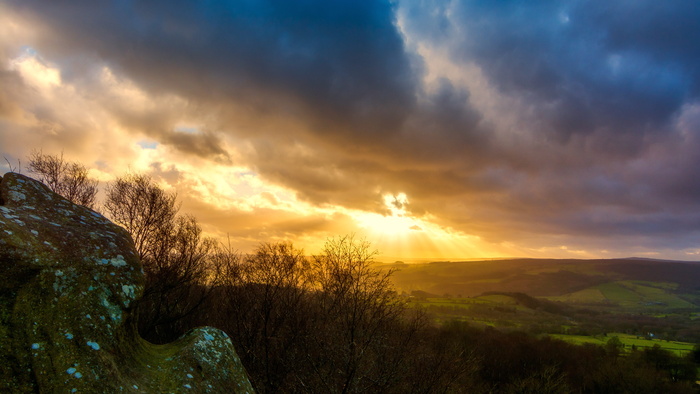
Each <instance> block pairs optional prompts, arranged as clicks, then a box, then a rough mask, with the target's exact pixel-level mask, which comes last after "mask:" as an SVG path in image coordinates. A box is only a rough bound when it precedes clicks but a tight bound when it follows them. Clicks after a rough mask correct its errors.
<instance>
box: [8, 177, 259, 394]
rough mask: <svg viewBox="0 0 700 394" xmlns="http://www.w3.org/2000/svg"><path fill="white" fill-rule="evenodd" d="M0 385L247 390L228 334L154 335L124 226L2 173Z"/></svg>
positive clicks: (137, 265)
mask: <svg viewBox="0 0 700 394" xmlns="http://www.w3.org/2000/svg"><path fill="white" fill-rule="evenodd" d="M0 277H1V278H3V280H2V281H1V282H0V338H2V341H1V342H0V392H51V393H53V392H56V393H58V392H66V393H71V392H80V393H104V392H147V393H156V392H167V393H177V392H188V393H189V392H191V393H220V392H227V393H228V392H252V387H251V385H250V383H249V381H248V378H247V376H246V373H245V370H244V368H243V366H242V365H241V362H240V360H239V359H238V356H237V355H236V352H235V351H234V349H233V345H232V344H231V341H230V339H229V338H228V337H227V336H226V334H224V333H223V332H222V331H220V330H217V329H214V328H210V327H204V328H199V329H196V330H193V331H191V332H190V333H188V334H187V335H185V336H184V337H183V338H181V339H179V340H178V341H176V342H174V343H172V344H167V345H153V344H150V343H148V342H146V341H144V340H143V339H142V338H141V337H140V336H139V335H138V333H137V332H136V328H135V327H136V325H135V321H134V315H133V308H134V306H135V303H136V301H138V299H140V297H141V296H142V293H143V287H144V273H143V270H142V267H141V264H140V262H139V260H138V257H137V256H136V253H135V250H134V247H133V243H132V241H131V238H130V237H129V234H128V233H127V232H126V231H125V230H124V229H123V228H121V227H119V226H117V225H115V224H113V223H112V222H110V221H109V220H107V219H105V218H104V217H103V216H102V215H100V214H99V213H96V212H94V211H91V210H89V209H87V208H85V207H82V206H77V205H74V204H72V203H71V202H69V201H67V200H65V199H64V198H62V197H60V196H59V195H57V194H55V193H53V192H51V191H50V190H49V189H48V188H47V187H45V186H44V185H43V184H41V183H39V182H37V181H35V180H33V179H31V178H28V177H25V176H23V175H20V174H15V173H8V174H5V176H3V177H2V178H0Z"/></svg>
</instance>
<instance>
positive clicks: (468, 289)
mask: <svg viewBox="0 0 700 394" xmlns="http://www.w3.org/2000/svg"><path fill="white" fill-rule="evenodd" d="M386 266H387V267H389V266H391V267H392V268H396V269H397V270H396V272H395V273H394V275H393V281H394V284H395V285H396V287H397V289H398V290H399V291H404V292H407V293H410V292H411V291H414V290H421V291H425V292H429V293H434V294H440V295H443V294H451V295H454V296H460V295H461V296H464V297H470V296H478V295H480V294H483V293H486V292H517V293H526V294H529V295H532V296H537V297H562V296H566V295H569V294H575V293H577V292H581V291H586V290H587V289H596V288H597V287H599V286H601V285H606V284H611V283H620V282H622V283H637V282H649V283H647V284H646V285H644V284H643V283H637V285H638V286H647V287H651V288H660V289H664V291H665V292H666V293H669V292H672V293H675V294H686V293H687V294H690V295H692V294H697V293H700V281H699V280H698V279H699V278H700V262H686V261H669V260H654V259H648V258H635V257H632V258H624V259H593V260H577V259H526V258H518V259H503V260H479V261H460V262H432V263H426V264H401V265H386ZM608 287H610V286H608ZM623 287H624V286H623ZM628 287H629V288H632V290H631V291H633V292H634V291H635V290H634V286H631V285H630V286H628ZM604 290H605V289H604ZM640 291H642V292H645V291H646V290H644V289H641V290H640ZM646 293H649V291H646Z"/></svg>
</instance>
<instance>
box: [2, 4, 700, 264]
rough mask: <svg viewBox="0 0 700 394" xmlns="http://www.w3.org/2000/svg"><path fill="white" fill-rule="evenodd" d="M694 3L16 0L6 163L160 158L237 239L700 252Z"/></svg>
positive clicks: (597, 252)
mask: <svg viewBox="0 0 700 394" xmlns="http://www.w3.org/2000/svg"><path fill="white" fill-rule="evenodd" d="M699 13H700V11H699V10H698V7H697V6H695V4H694V3H692V2H686V3H678V4H666V3H658V2H651V1H648V2H647V1H642V2H641V3H639V2H636V3H634V4H633V3H616V4H613V5H610V3H609V2H598V1H591V2H585V3H582V2H577V1H570V2H552V3H546V4H539V5H538V4H530V3H515V4H513V3H508V4H501V3H493V4H491V3H488V4H483V5H480V4H478V3H473V2H467V1H459V0H457V1H451V2H445V3H441V4H437V5H434V4H432V3H430V2H422V1H414V0H398V1H376V2H362V1H360V2H338V3H333V4H329V3H328V2H321V1H311V2H305V3H303V4H295V3H286V2H270V1H267V0H255V1H250V2H245V3H240V2H230V1H219V2H206V3H197V4H191V5H183V4H180V3H178V4H174V3H172V2H161V1H154V2H148V3H147V4H146V3H133V4H132V3H127V4H123V3H122V2H118V1H106V2H98V3H85V2H73V1H66V2H60V3H53V2H51V3H47V2H41V1H38V0H22V1H20V0H0V84H1V86H2V89H1V91H0V154H2V156H3V157H4V159H5V160H6V161H5V160H0V161H1V162H0V172H2V173H4V172H6V171H9V170H10V167H11V166H15V167H17V166H19V164H20V162H21V163H22V164H25V163H26V161H27V156H28V155H29V154H30V152H31V151H32V149H40V150H42V151H43V152H44V153H47V154H60V153H61V152H63V154H64V158H65V159H66V160H70V161H79V162H81V163H82V164H84V165H85V166H86V167H88V168H89V169H90V175H91V176H93V177H94V178H96V179H98V180H99V181H100V182H101V187H104V186H105V185H106V184H107V183H108V182H110V181H112V180H114V179H115V177H117V176H120V175H123V174H125V173H126V172H127V171H134V172H140V173H146V174H149V175H151V176H152V177H153V178H154V179H155V180H156V181H157V182H158V184H159V185H161V186H162V187H163V188H165V189H166V190H169V191H175V192H177V194H178V199H179V200H180V201H181V202H182V208H181V212H182V213H187V214H192V215H194V216H195V217H196V218H197V220H198V221H199V223H200V224H201V225H202V227H203V229H204V230H205V232H206V233H207V234H209V235H211V236H214V237H217V238H219V239H221V240H230V242H231V245H232V246H233V247H234V248H235V249H238V250H240V251H242V252H249V251H251V250H253V249H254V248H255V246H256V245H257V244H259V243H260V242H276V241H291V242H293V243H294V244H295V246H297V247H298V248H303V249H304V250H305V252H306V253H307V254H313V253H317V252H318V251H319V250H320V248H321V247H322V245H323V243H324V241H325V240H326V239H327V238H329V237H334V236H343V235H346V234H356V236H357V237H360V238H361V237H364V238H366V239H367V240H368V241H369V242H371V243H372V246H373V248H375V249H377V250H378V251H379V255H378V256H377V259H378V260H383V259H396V260H421V259H424V260H454V259H477V258H507V257H533V258H621V257H631V256H638V257H648V258H659V259H675V260H700V187H698V180H699V179H700V71H699V70H700V54H699V53H698V49H697V48H698V46H697V37H700V27H699V26H698V24H697V23H696V21H697V17H700V14H699ZM22 172H23V173H25V174H26V173H27V172H26V170H24V169H23V171H22ZM382 256H384V257H382Z"/></svg>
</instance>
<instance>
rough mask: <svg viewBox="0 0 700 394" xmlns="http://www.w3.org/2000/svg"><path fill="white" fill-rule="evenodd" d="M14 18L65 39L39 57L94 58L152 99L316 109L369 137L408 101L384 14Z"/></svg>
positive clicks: (180, 9) (72, 10) (167, 5)
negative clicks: (170, 94)
mask: <svg viewBox="0 0 700 394" xmlns="http://www.w3.org/2000/svg"><path fill="white" fill-rule="evenodd" d="M17 6H18V7H21V9H25V10H27V11H29V12H30V13H31V14H33V15H39V17H40V18H41V20H42V23H45V24H46V25H47V27H46V29H47V30H51V31H55V32H61V34H56V35H50V36H49V35H47V36H45V37H44V39H45V42H44V46H43V47H42V48H41V50H42V51H46V52H51V51H54V52H61V53H62V54H61V55H59V56H65V54H64V52H66V51H68V52H70V51H73V50H76V51H79V52H85V51H87V52H88V53H91V52H92V53H96V54H97V55H98V56H100V57H101V58H102V59H104V60H106V61H108V62H109V63H110V64H113V65H114V66H116V67H117V68H118V69H121V70H123V72H125V73H127V74H128V75H129V77H130V78H133V79H135V80H136V81H138V82H139V84H140V85H141V86H146V87H149V88H150V89H152V90H154V91H175V92H177V93H180V94H185V95H188V96H190V97H193V98H197V99H209V100H221V99H226V100H248V101H249V102H251V103H252V102H254V101H256V100H260V101H265V100H270V101H279V100H283V99H288V100H290V101H292V102H294V103H299V102H301V103H302V107H303V109H305V110H309V109H312V110H313V111H310V112H309V113H313V114H314V115H315V116H317V117H318V118H319V122H321V124H320V126H323V125H324V123H325V122H327V121H328V120H330V119H335V118H337V122H334V123H331V125H335V126H337V125H339V124H347V125H350V126H355V128H353V131H354V132H358V130H366V134H368V135H369V136H371V135H372V133H377V132H391V131H392V129H393V128H395V126H396V124H397V123H398V122H400V118H401V116H402V115H401V109H402V108H404V107H405V106H410V105H411V102H412V100H413V82H414V81H413V78H414V75H413V73H412V66H411V64H410V62H409V61H408V59H407V57H406V55H405V53H404V52H403V43H402V40H401V37H400V36H399V34H398V33H397V31H396V29H395V28H394V25H393V7H392V5H391V4H390V3H389V2H383V1H377V2H356V1H349V0H346V1H333V2H319V1H301V2H296V1H295V2H283V1H265V0H261V1H242V2H239V1H205V2H176V3H173V2H166V1H149V2H134V3H132V2H122V1H96V2H80V1H68V2H61V3H53V2H52V3H45V2H40V1H28V2H27V1H21V2H17ZM30 8H31V10H29V9H30ZM65 61H68V60H65ZM66 72H67V73H70V71H66ZM368 135H366V136H365V137H367V136H368Z"/></svg>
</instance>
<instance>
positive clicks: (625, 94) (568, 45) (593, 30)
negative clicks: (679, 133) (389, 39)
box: [427, 1, 700, 141]
mask: <svg viewBox="0 0 700 394" xmlns="http://www.w3.org/2000/svg"><path fill="white" fill-rule="evenodd" d="M641 3H644V2H615V3H614V4H615V5H612V6H610V5H609V2H588V1H586V2H576V1H571V2H555V1H538V2H471V1H463V2H452V7H451V9H450V11H451V12H450V23H451V24H450V25H449V27H444V26H445V22H444V21H443V22H442V23H432V24H427V25H428V26H441V27H440V30H442V31H444V30H445V29H448V30H449V29H451V31H448V32H447V33H443V34H448V35H450V36H449V37H450V38H449V39H451V40H455V41H456V42H455V44H454V45H455V48H454V57H455V58H457V59H459V60H460V61H465V62H475V63H476V64H478V65H479V66H481V68H482V70H484V72H485V73H487V75H488V76H489V81H490V82H491V83H493V84H494V85H496V86H498V88H499V89H500V90H501V91H503V92H505V93H507V94H514V95H517V96H521V97H525V98H527V99H528V100H531V101H533V102H534V103H535V104H537V108H536V111H537V112H538V114H539V116H541V117H544V118H546V119H547V120H548V124H547V126H548V130H542V131H543V132H549V133H550V134H551V136H552V137H554V138H560V139H561V140H562V141H566V140H567V139H568V138H569V137H570V135H571V134H576V133H584V134H585V133H591V132H594V131H595V130H599V129H602V130H604V131H605V132H606V133H632V134H635V135H638V134H639V133H644V132H656V131H660V130H663V129H664V127H665V126H666V125H667V122H668V120H669V117H670V116H671V115H672V114H673V113H675V112H676V111H677V110H678V109H679V107H680V105H681V104H682V103H683V101H684V100H685V99H686V98H687V97H688V95H689V94H691V93H692V91H693V90H694V88H693V86H694V85H695V84H696V82H694V81H693V80H694V79H697V78H696V76H695V73H696V72H698V71H697V66H698V63H697V61H698V59H697V56H696V53H697V52H698V50H697V46H696V45H694V46H692V47H691V46H690V45H688V44H689V43H691V42H697V41H693V40H692V39H690V40H689V37H691V38H692V37H696V36H697V35H698V32H699V31H700V29H698V27H697V24H696V23H685V24H683V23H682V22H683V21H688V20H689V19H688V18H687V17H683V18H682V19H680V21H681V24H682V26H683V27H675V28H674V29H673V31H672V34H668V35H664V33H665V32H666V31H667V30H669V29H667V28H668V27H669V25H670V24H672V23H675V22H671V21H670V20H668V21H667V22H657V20H658V19H662V20H664V19H671V18H670V17H672V16H673V15H667V14H668V12H665V13H663V14H659V13H657V14H654V9H657V8H660V7H661V8H664V9H674V11H672V12H671V13H672V14H682V13H683V12H686V11H687V14H689V15H697V12H698V7H697V5H696V3H694V2H684V3H680V4H675V3H674V5H673V6H670V5H668V4H665V5H663V6H662V5H659V3H654V2H646V3H649V4H648V5H649V7H646V4H641ZM652 3H653V6H652ZM639 14H641V15H639ZM642 16H643V17H642ZM666 17H669V18H666ZM443 18H444V17H443ZM690 20H694V19H692V17H691V19H690ZM636 32H640V33H641V32H643V33H642V34H639V36H640V38H641V40H640V41H637V33H636ZM450 33H453V34H450ZM433 34H435V33H433ZM657 35H661V36H664V37H665V38H664V39H659V38H655V39H649V40H645V37H650V36H651V37H657ZM664 40H665V41H664ZM645 41H649V42H648V43H645ZM659 41H661V42H663V43H660V42H659ZM667 47H669V48H675V49H676V51H675V53H674V54H671V52H672V50H669V49H667ZM678 47H680V48H678ZM691 48H692V49H691ZM685 49H688V50H685ZM669 55H670V56H669ZM693 69H695V70H693ZM632 138H634V137H632Z"/></svg>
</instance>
